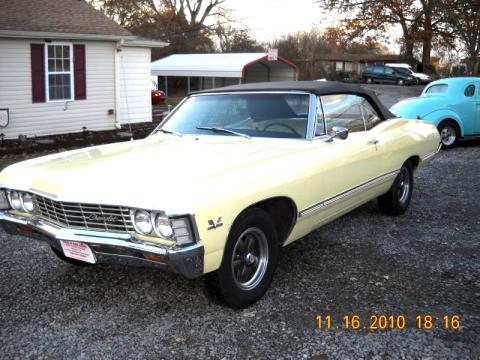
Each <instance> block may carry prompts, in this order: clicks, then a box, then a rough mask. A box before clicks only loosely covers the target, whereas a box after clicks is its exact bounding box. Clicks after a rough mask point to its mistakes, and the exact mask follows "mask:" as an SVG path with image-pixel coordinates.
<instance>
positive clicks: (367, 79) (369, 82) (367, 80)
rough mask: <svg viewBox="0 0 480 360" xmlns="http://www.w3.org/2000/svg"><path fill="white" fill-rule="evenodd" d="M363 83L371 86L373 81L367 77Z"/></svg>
mask: <svg viewBox="0 0 480 360" xmlns="http://www.w3.org/2000/svg"><path fill="white" fill-rule="evenodd" d="M365 82H366V83H367V84H372V83H373V79H372V78H370V77H367V78H366V79H365Z"/></svg>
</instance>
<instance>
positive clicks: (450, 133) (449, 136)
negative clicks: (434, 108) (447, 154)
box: [438, 121, 458, 149]
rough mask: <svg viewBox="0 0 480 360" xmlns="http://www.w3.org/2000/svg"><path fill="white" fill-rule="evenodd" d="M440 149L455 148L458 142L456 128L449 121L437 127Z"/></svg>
mask: <svg viewBox="0 0 480 360" xmlns="http://www.w3.org/2000/svg"><path fill="white" fill-rule="evenodd" d="M438 132H439V133H440V139H441V141H442V147H443V148H444V149H450V148H452V147H454V146H455V144H456V143H457V141H458V132H457V127H456V126H455V125H454V124H453V123H452V122H450V121H444V122H442V123H441V124H440V125H439V126H438Z"/></svg>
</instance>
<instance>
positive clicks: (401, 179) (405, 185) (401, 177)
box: [397, 168, 410, 204]
mask: <svg viewBox="0 0 480 360" xmlns="http://www.w3.org/2000/svg"><path fill="white" fill-rule="evenodd" d="M397 184H398V185H397V194H398V199H399V201H400V202H401V203H402V204H404V203H405V202H406V201H407V199H408V194H409V193H410V176H409V174H408V170H407V169H405V168H402V170H400V174H398V182H397Z"/></svg>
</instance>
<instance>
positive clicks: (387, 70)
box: [362, 65, 416, 85]
mask: <svg viewBox="0 0 480 360" xmlns="http://www.w3.org/2000/svg"><path fill="white" fill-rule="evenodd" d="M362 79H363V81H365V82H366V83H367V84H372V83H374V82H385V83H392V84H398V85H408V84H415V83H416V80H415V77H413V76H412V75H410V74H407V73H405V72H403V71H398V70H396V69H394V68H392V67H390V66H386V65H373V66H367V67H366V68H365V69H364V70H363V72H362Z"/></svg>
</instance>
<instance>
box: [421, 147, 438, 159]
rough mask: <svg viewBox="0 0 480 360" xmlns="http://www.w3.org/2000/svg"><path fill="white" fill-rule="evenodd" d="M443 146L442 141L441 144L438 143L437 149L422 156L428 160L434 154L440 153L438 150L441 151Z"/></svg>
mask: <svg viewBox="0 0 480 360" xmlns="http://www.w3.org/2000/svg"><path fill="white" fill-rule="evenodd" d="M441 148H442V143H440V144H439V145H438V148H437V150H435V151H433V152H431V153H429V154H427V155H424V156H422V161H425V160H428V159H430V158H431V157H432V156H434V155H436V154H438V152H439V151H440V149H441Z"/></svg>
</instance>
